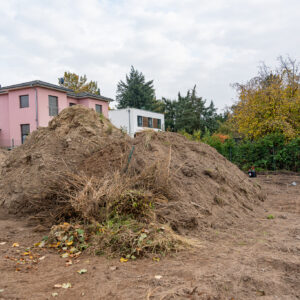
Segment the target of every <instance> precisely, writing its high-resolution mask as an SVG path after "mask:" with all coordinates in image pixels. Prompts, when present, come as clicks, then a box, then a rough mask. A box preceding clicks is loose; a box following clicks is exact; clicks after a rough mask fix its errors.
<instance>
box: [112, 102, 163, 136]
mask: <svg viewBox="0 0 300 300" xmlns="http://www.w3.org/2000/svg"><path fill="white" fill-rule="evenodd" d="M108 117H109V119H110V121H111V122H112V124H113V125H115V126H116V127H118V128H120V129H123V130H125V131H126V132H127V133H128V135H130V136H131V137H134V134H135V133H137V132H139V131H142V130H145V129H153V130H155V131H162V130H164V129H165V116H164V114H160V113H156V112H152V111H147V110H143V109H137V108H123V109H114V110H109V111H108ZM151 125H152V126H151Z"/></svg>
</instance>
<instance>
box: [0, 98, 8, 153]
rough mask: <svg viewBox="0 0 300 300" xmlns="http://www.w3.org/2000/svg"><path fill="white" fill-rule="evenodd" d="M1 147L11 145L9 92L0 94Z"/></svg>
mask: <svg viewBox="0 0 300 300" xmlns="http://www.w3.org/2000/svg"><path fill="white" fill-rule="evenodd" d="M0 129H1V131H0V147H9V146H10V135H9V110H8V94H1V95H0Z"/></svg>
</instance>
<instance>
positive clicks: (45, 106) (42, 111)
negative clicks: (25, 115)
mask: <svg viewBox="0 0 300 300" xmlns="http://www.w3.org/2000/svg"><path fill="white" fill-rule="evenodd" d="M37 90H38V110H39V126H42V127H46V126H48V123H49V121H50V120H51V119H52V118H53V117H51V116H49V96H55V97H57V98H58V113H60V112H61V111H62V110H63V109H64V108H66V107H68V106H69V102H68V101H67V94H66V93H64V92H59V91H55V90H50V89H45V88H40V87H39V88H37Z"/></svg>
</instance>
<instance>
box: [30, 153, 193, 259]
mask: <svg viewBox="0 0 300 300" xmlns="http://www.w3.org/2000/svg"><path fill="white" fill-rule="evenodd" d="M170 153H171V152H170ZM169 165H170V161H166V163H155V164H153V165H151V166H150V167H148V168H146V169H144V170H143V171H142V172H141V173H139V174H137V173H136V172H134V168H131V172H130V173H125V174H124V173H123V172H121V171H117V172H114V173H110V172H108V173H106V175H104V176H103V177H102V178H96V177H93V176H87V175H86V174H85V173H78V174H74V173H72V172H64V174H55V176H53V178H55V181H53V184H50V185H49V191H47V195H48V198H47V199H44V201H43V205H44V206H45V208H46V206H47V205H48V206H49V207H48V208H47V210H48V211H52V212H55V213H54V216H56V223H57V222H59V221H60V222H61V221H66V220H67V221H70V222H72V221H73V222H77V223H78V221H79V222H83V223H82V224H83V225H82V226H83V227H82V229H83V230H85V232H88V239H89V242H90V244H91V247H90V251H92V252H94V253H96V254H106V255H109V256H115V255H117V256H120V255H121V256H126V257H128V258H132V259H135V258H137V257H142V256H146V255H150V254H153V255H165V254H167V253H168V252H172V251H177V250H179V249H181V248H183V247H184V245H187V244H188V243H187V242H184V241H183V240H182V239H180V237H179V236H177V235H176V234H175V233H174V232H173V231H172V230H171V229H170V227H169V226H168V225H167V224H160V223H159V222H158V221H157V220H156V214H155V206H156V204H158V203H162V202H163V203H166V202H168V197H169V187H168V182H169V170H168V166H169ZM58 177H59V178H60V179H61V180H60V181H58V180H57V178H58ZM49 195H50V196H49ZM39 204H40V203H39V201H37V202H31V204H30V205H31V206H34V205H39ZM57 228H58V227H57V226H56V227H54V229H53V230H52V231H54V234H52V236H55V237H56V236H57V235H56V233H55V232H56V230H57ZM59 228H60V227H59ZM87 228H88V230H87ZM60 231H61V229H60ZM59 234H60V233H59ZM64 234H65V235H66V236H69V235H71V236H74V234H73V232H72V233H67V232H65V233H64ZM53 242H55V241H53V239H52V240H51V243H53ZM56 242H60V240H57V241H56Z"/></svg>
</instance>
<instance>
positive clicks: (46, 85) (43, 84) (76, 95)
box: [0, 80, 114, 102]
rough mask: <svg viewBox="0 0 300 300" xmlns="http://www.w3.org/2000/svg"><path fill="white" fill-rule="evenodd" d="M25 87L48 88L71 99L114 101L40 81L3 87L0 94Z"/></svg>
mask: <svg viewBox="0 0 300 300" xmlns="http://www.w3.org/2000/svg"><path fill="white" fill-rule="evenodd" d="M26 87H44V88H48V89H52V90H58V91H62V92H65V93H67V96H70V97H73V98H76V99H82V98H93V99H97V100H103V101H107V102H111V101H114V100H113V99H111V98H108V97H104V96H102V95H95V94H91V93H86V92H83V93H75V92H74V91H73V90H71V89H68V88H66V87H63V86H60V85H56V84H52V83H48V82H45V81H41V80H33V81H28V82H24V83H18V84H13V85H9V86H4V87H2V88H0V93H4V92H7V91H9V90H17V89H21V88H26Z"/></svg>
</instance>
